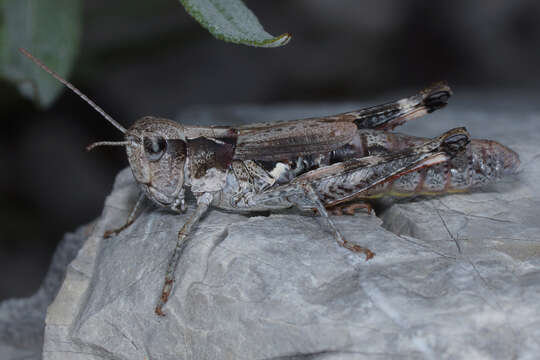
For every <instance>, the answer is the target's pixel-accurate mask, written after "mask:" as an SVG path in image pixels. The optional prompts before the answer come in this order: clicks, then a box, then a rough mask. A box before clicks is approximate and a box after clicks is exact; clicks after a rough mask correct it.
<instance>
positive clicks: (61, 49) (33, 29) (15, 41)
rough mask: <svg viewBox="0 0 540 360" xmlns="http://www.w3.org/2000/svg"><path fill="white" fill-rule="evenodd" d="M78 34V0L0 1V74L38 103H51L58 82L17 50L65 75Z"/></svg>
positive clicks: (74, 53)
mask: <svg viewBox="0 0 540 360" xmlns="http://www.w3.org/2000/svg"><path fill="white" fill-rule="evenodd" d="M80 34H81V1H80V0H0V76H1V77H2V78H4V79H7V80H8V81H11V82H12V83H14V84H15V85H16V86H17V88H18V89H19V91H20V92H21V94H22V95H23V96H25V97H27V98H30V99H32V100H33V101H34V102H35V103H36V104H38V105H39V106H42V107H47V106H49V105H51V103H52V102H53V101H54V99H55V98H56V97H57V96H58V95H59V93H60V91H61V90H62V85H61V84H60V83H58V82H57V81H56V80H54V79H53V78H52V77H51V76H50V75H49V74H47V73H45V72H44V71H43V70H41V69H40V68H39V67H37V66H36V65H35V64H34V63H32V62H31V61H30V60H29V59H27V58H26V57H24V56H23V55H22V54H21V53H20V52H19V51H18V49H19V48H25V49H26V50H28V51H29V52H30V53H32V54H33V55H34V56H36V57H37V58H39V59H40V60H42V61H43V62H44V63H45V64H46V65H47V66H48V67H50V68H51V69H52V70H54V71H55V72H57V73H58V74H60V75H61V76H62V77H64V78H66V77H67V76H68V74H69V73H70V71H71V68H72V66H73V61H74V59H75V55H76V53H77V49H78V46H79V39H80Z"/></svg>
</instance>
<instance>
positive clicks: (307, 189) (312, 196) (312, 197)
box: [301, 184, 375, 260]
mask: <svg viewBox="0 0 540 360" xmlns="http://www.w3.org/2000/svg"><path fill="white" fill-rule="evenodd" d="M301 186H302V189H303V190H304V193H305V195H306V197H307V198H308V199H309V201H310V202H311V203H312V204H313V205H314V206H315V207H316V208H317V211H318V212H319V214H320V215H321V217H322V218H323V219H324V220H325V221H326V223H327V224H328V227H329V228H330V229H332V232H333V233H334V238H335V239H336V241H337V243H338V244H339V245H340V246H343V247H344V248H346V249H349V250H351V251H354V252H359V253H364V254H365V255H366V260H369V259H371V258H372V257H374V256H375V253H374V252H372V251H371V250H369V249H368V248H366V247H363V246H360V245H357V244H353V243H351V242H349V241H347V240H346V239H345V238H344V237H343V235H342V234H341V232H339V230H338V229H337V227H336V225H335V224H334V222H333V221H332V219H330V217H329V216H328V212H326V208H325V207H324V204H323V203H322V202H321V200H320V199H319V196H318V195H317V193H316V192H315V190H314V189H313V187H312V186H311V185H309V184H302V185H301Z"/></svg>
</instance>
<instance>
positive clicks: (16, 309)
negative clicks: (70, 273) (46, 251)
mask: <svg viewBox="0 0 540 360" xmlns="http://www.w3.org/2000/svg"><path fill="white" fill-rule="evenodd" d="M91 229H92V224H90V225H85V226H81V227H80V228H79V229H78V230H77V231H76V232H75V233H72V234H66V235H65V236H64V239H63V240H62V241H61V242H60V244H59V245H58V248H57V250H56V252H55V255H54V256H53V259H52V262H51V266H50V268H49V271H48V272H47V275H46V276H45V279H44V281H43V284H42V285H41V287H40V288H39V290H38V291H37V292H36V293H35V294H34V295H33V296H31V297H29V298H23V299H10V300H6V301H3V302H2V303H0V355H1V356H0V358H1V359H3V360H23V359H24V360H33V359H36V360H37V359H41V352H42V347H43V330H44V328H45V312H46V311H47V306H49V304H50V303H51V302H52V301H53V299H54V297H55V296H56V294H57V292H58V289H59V288H60V286H61V284H62V281H63V280H64V276H65V272H66V267H67V265H68V264H69V263H70V262H71V261H73V259H74V258H75V256H76V255H77V252H78V251H79V248H80V247H81V245H82V244H83V242H84V241H85V240H86V238H87V237H88V235H89V233H90V232H91Z"/></svg>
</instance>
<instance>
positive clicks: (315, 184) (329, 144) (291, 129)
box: [21, 49, 519, 316]
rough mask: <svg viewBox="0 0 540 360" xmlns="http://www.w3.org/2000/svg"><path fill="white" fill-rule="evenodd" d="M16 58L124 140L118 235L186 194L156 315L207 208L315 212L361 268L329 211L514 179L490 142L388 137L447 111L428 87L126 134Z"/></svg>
mask: <svg viewBox="0 0 540 360" xmlns="http://www.w3.org/2000/svg"><path fill="white" fill-rule="evenodd" d="M21 52H22V53H23V54H24V55H26V56H27V57H29V58H30V59H31V60H32V61H34V62H35V63H36V64H37V65H39V66H40V67H41V68H42V69H44V70H45V71H46V72H48V73H49V74H51V75H52V76H53V77H55V78H56V79H57V80H59V81H60V82H62V83H63V84H64V85H66V86H67V87H68V88H70V89H71V90H72V91H73V92H75V93H76V94H77V95H79V96H80V97H81V98H82V99H83V100H85V101H86V102H87V103H88V104H89V105H90V106H92V107H93V108H94V109H95V110H96V111H97V112H99V113H100V114H101V115H102V116H103V117H104V118H105V119H106V120H107V121H109V122H110V123H111V124H112V125H113V126H115V127H116V128H117V129H118V130H119V131H121V132H122V133H123V134H124V140H122V141H101V142H96V143H94V144H92V145H90V146H89V147H88V148H87V149H88V150H91V149H93V148H95V147H98V146H124V147H125V149H126V152H127V157H128V161H129V165H130V167H131V170H132V173H133V176H134V178H135V180H136V181H137V183H138V184H139V186H140V188H141V194H140V196H139V198H138V200H137V202H136V204H135V206H134V207H133V209H132V211H131V212H130V214H129V216H128V217H127V220H126V222H125V224H124V225H122V226H121V227H120V228H118V229H114V230H109V231H107V232H105V234H104V236H105V237H109V236H112V235H115V234H117V233H119V232H120V231H122V230H123V229H125V228H126V227H128V226H129V225H130V224H132V223H133V222H134V221H135V219H136V214H137V211H138V209H139V207H140V205H141V203H142V201H143V200H144V199H145V198H148V199H150V200H152V201H153V202H154V203H156V204H157V205H158V206H162V207H166V208H169V209H171V210H172V211H174V212H184V211H186V203H185V196H186V190H189V191H191V193H192V194H193V195H194V197H195V198H196V201H197V207H196V210H195V212H194V213H193V214H191V216H190V217H189V218H188V220H187V221H186V222H185V224H184V225H183V226H182V228H181V230H180V231H179V233H178V239H177V242H176V247H175V249H174V251H173V253H172V256H171V258H170V261H169V263H168V265H167V270H166V274H165V280H164V284H163V288H162V291H161V294H160V296H159V298H158V302H157V306H156V308H155V313H156V314H157V315H162V316H163V315H164V312H163V306H164V305H165V304H166V302H167V300H168V298H169V295H170V294H171V291H172V288H173V283H174V273H175V270H176V268H177V265H178V262H179V259H180V256H181V254H182V252H183V250H184V248H185V246H186V244H187V239H188V238H189V234H190V232H191V230H192V228H193V227H194V226H195V225H196V224H197V222H198V221H199V220H200V218H201V217H202V216H203V214H205V213H206V212H207V211H208V210H209V209H210V208H211V207H213V208H218V209H222V210H228V211H234V212H250V211H266V210H279V209H286V208H291V207H296V208H298V209H300V210H315V211H317V212H318V214H319V215H320V216H321V218H322V219H323V220H324V222H325V224H326V226H327V228H328V229H330V230H331V232H332V234H333V236H334V238H335V240H336V242H337V243H338V244H339V245H340V246H342V247H344V248H346V249H349V250H351V251H353V252H357V253H363V254H364V255H365V257H366V260H369V259H371V258H372V257H373V256H374V255H375V253H373V252H372V251H371V250H369V249H368V248H366V247H363V246H361V245H358V244H354V243H351V242H349V241H348V240H347V239H345V238H344V237H343V235H342V234H341V232H340V231H339V230H338V229H337V228H336V226H335V224H334V222H333V221H332V219H331V218H330V217H329V215H328V212H327V209H328V208H332V207H339V206H340V205H341V204H343V203H346V202H351V201H353V200H358V199H360V200H362V199H363V200H369V199H371V198H373V197H378V196H382V195H387V194H390V195H406V196H409V195H417V194H444V193H448V192H452V191H464V190H467V189H469V188H472V187H474V186H478V185H482V184H484V183H486V182H489V181H493V180H496V179H498V178H500V177H502V176H504V175H505V174H508V173H513V172H514V171H515V170H516V168H517V166H518V165H519V158H518V156H517V154H516V153H514V152H513V151H512V150H510V149H508V148H506V147H504V146H503V145H501V144H498V143H496V142H494V141H489V140H472V141H471V139H470V135H469V133H468V132H467V130H466V129H465V128H463V127H461V128H455V129H452V130H449V131H447V132H445V133H443V134H442V135H440V136H438V137H436V138H434V139H426V138H419V137H412V136H407V135H402V134H396V133H390V132H388V130H391V129H393V128H395V127H396V126H399V125H401V124H403V123H404V122H406V121H408V120H411V119H414V118H418V117H420V116H423V115H425V114H428V113H431V112H433V111H435V110H438V109H440V108H442V107H444V106H446V104H447V102H448V98H449V97H450V96H451V95H452V91H451V90H450V88H449V87H448V85H447V84H446V83H437V84H434V85H432V86H430V87H428V88H426V89H425V90H422V91H421V92H419V93H418V94H416V95H414V96H410V97H408V98H404V99H401V100H398V101H394V102H389V103H386V104H383V105H378V106H373V107H369V108H365V109H362V110H359V111H352V112H346V113H342V114H338V115H334V116H325V117H316V118H308V119H301V120H292V121H282V122H274V123H259V124H251V125H246V126H238V127H233V126H183V125H181V124H179V123H176V122H174V121H172V120H169V119H164V118H158V117H152V116H146V117H143V118H140V119H138V120H137V121H136V122H135V123H134V124H133V125H132V126H131V127H130V128H128V129H126V128H124V127H123V126H122V125H120V124H119V123H118V122H116V121H115V120H114V119H113V118H112V117H111V116H109V115H108V114H107V113H106V112H105V111H103V110H102V109H101V108H100V107H99V106H97V105H96V104H95V103H94V102H93V101H92V100H90V99H89V98H88V97H86V96H85V95H84V94H83V93H82V92H80V91H79V90H78V89H77V88H76V87H74V86H73V85H72V84H71V83H69V82H68V81H66V80H64V79H63V78H61V77H60V76H59V75H57V74H56V73H55V72H53V71H52V70H50V69H49V68H47V67H46V66H45V65H44V64H42V63H41V62H40V61H39V60H38V59H36V58H35V57H33V56H32V55H31V54H29V53H28V52H27V51H25V50H24V49H21Z"/></svg>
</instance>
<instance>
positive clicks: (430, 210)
mask: <svg viewBox="0 0 540 360" xmlns="http://www.w3.org/2000/svg"><path fill="white" fill-rule="evenodd" d="M466 98H467V99H469V100H468V101H469V102H462V103H461V104H458V106H455V105H452V108H454V109H451V108H449V109H447V110H445V111H443V112H441V113H440V114H439V113H437V114H434V115H436V116H433V117H434V119H431V120H428V119H427V118H426V119H425V120H416V121H415V122H413V123H411V124H409V125H406V127H405V128H404V129H403V132H406V133H411V134H419V135H424V136H435V135H438V134H439V133H441V132H443V131H444V130H446V129H448V128H451V127H454V126H458V125H467V127H468V128H469V130H470V131H471V133H472V135H473V136H474V137H483V138H493V139H495V140H499V141H501V142H503V143H504V144H505V145H508V146H510V147H512V148H514V149H515V150H517V151H518V152H519V153H520V155H521V157H522V170H521V172H520V173H519V174H518V175H516V176H515V177H511V178H508V179H506V180H505V181H504V182H502V183H500V184H497V185H494V186H490V187H489V188H485V189H483V190H481V191H476V192H473V193H471V194H461V195H449V196H444V197H438V198H434V199H433V198H432V199H415V200H414V201H412V202H410V201H409V202H400V203H397V204H393V205H391V206H389V207H388V208H387V209H386V210H385V211H384V212H381V213H379V214H378V215H380V217H375V216H368V215H366V214H363V213H360V214H357V215H355V216H353V217H348V216H343V217H335V221H336V223H337V225H338V226H339V228H340V229H341V230H342V231H343V232H344V234H345V236H347V237H348V239H349V240H351V241H355V242H358V243H360V244H363V245H366V246H368V247H369V248H371V249H372V250H373V251H375V252H376V253H377V255H376V257H375V258H374V259H373V260H371V261H369V262H365V261H364V260H363V258H362V257H360V256H357V255H355V254H352V253H350V252H348V251H347V250H345V249H342V248H340V247H338V246H337V245H336V244H335V242H334V240H333V239H332V237H331V235H330V234H329V233H328V232H326V231H322V230H321V226H320V225H321V223H320V221H319V219H317V218H316V217H313V216H311V215H310V214H300V213H298V212H295V211H290V212H285V213H279V214H272V215H270V216H258V215H260V214H255V215H257V216H251V217H247V216H243V215H238V214H231V213H225V212H221V211H218V210H214V211H211V212H210V213H209V214H208V215H207V216H206V217H205V218H204V219H203V221H202V222H201V223H200V225H199V226H198V227H197V228H196V231H195V232H194V234H193V236H192V240H191V241H190V243H189V245H188V246H187V248H186V251H185V252H184V255H183V256H182V258H181V261H180V265H179V267H178V270H177V274H176V276H177V284H176V286H175V288H174V290H173V293H172V296H171V299H170V300H169V302H168V304H167V306H166V307H165V312H166V314H167V316H166V317H164V318H161V317H157V316H156V315H154V313H153V308H154V306H155V304H156V301H157V297H158V295H159V292H160V289H161V286H162V281H163V276H164V271H165V267H166V263H167V261H168V258H169V256H170V254H171V251H172V249H173V247H174V243H175V240H176V234H177V231H178V230H179V229H180V227H181V226H182V224H183V222H184V219H185V217H186V215H175V214H171V213H169V212H167V211H164V210H159V209H156V208H152V207H148V208H147V209H146V210H145V211H144V212H143V213H142V214H141V216H140V217H139V218H138V219H137V221H136V222H135V223H134V224H133V225H132V226H131V227H130V228H128V229H126V230H125V231H124V232H122V233H121V234H120V235H118V236H116V237H113V238H110V239H102V238H101V234H102V233H103V231H104V230H106V229H110V228H113V227H116V226H118V225H120V224H122V223H123V221H124V219H125V217H126V215H127V212H128V210H129V208H130V206H131V204H132V203H133V202H134V199H135V196H136V186H135V184H134V182H133V179H132V177H131V174H130V172H129V170H127V169H126V170H123V171H122V172H121V173H120V174H119V176H118V178H117V181H116V184H115V188H114V190H113V192H112V194H111V195H110V196H109V197H108V198H107V200H106V203H105V208H104V212H103V215H102V216H101V218H100V219H98V220H97V221H96V223H95V226H94V227H93V231H92V233H91V234H90V236H89V237H88V239H87V240H86V242H85V243H84V245H83V247H82V248H81V250H80V251H79V253H78V256H77V258H76V259H75V260H74V261H73V262H72V263H71V264H70V265H69V267H68V269H67V274H66V280H65V281H64V283H63V285H62V287H61V289H60V291H59V293H58V296H57V297H56V299H55V301H54V302H53V303H52V304H51V306H50V307H49V310H48V313H47V318H46V330H45V342H44V348H43V358H44V359H65V358H70V359H81V360H82V359H223V358H231V359H299V358H303V359H304V358H310V359H361V358H381V359H383V358H384V359H387V358H390V359H392V358H403V357H407V358H501V359H506V358H520V359H533V358H535V357H536V356H537V354H538V353H539V351H540V340H539V339H540V337H539V335H540V316H539V315H538V305H537V297H538V294H539V292H540V261H539V260H540V258H539V251H538V249H539V244H540V234H539V232H538V227H539V225H538V224H539V222H538V221H537V219H539V218H540V217H539V216H540V206H539V202H540V196H539V195H538V194H539V191H540V186H539V185H538V181H537V179H538V178H539V177H538V176H539V175H540V163H539V162H540V147H539V146H538V145H537V139H535V134H538V133H540V132H539V130H540V129H539V127H540V121H538V120H539V118H540V116H539V115H538V114H539V113H538V112H537V109H534V108H531V106H529V107H527V104H525V105H523V106H522V107H521V108H520V109H517V108H516V109H508V108H505V107H504V106H503V103H502V101H492V102H490V100H489V99H485V100H484V102H481V103H482V104H484V108H483V109H482V111H480V110H478V109H475V108H474V107H473V105H471V104H475V103H477V102H478V101H479V98H478V97H477V98H475V97H474V94H472V95H471V96H470V97H466ZM480 100H481V99H480ZM488 105H490V106H492V108H493V109H494V110H493V111H488V110H486V109H487V108H488ZM354 107H355V106H353V107H351V106H350V105H341V106H320V107H318V108H315V109H314V108H312V107H302V106H287V107H284V108H273V109H271V108H256V107H252V108H246V107H243V108H239V109H234V108H228V109H217V110H212V109H210V110H202V111H201V110H200V109H199V110H198V111H188V112H185V113H184V114H182V115H181V116H180V119H181V120H182V121H183V122H186V121H185V119H189V120H191V121H194V122H198V123H204V122H205V121H209V119H212V118H214V119H215V118H223V117H228V118H232V119H233V120H235V121H238V120H241V119H247V120H246V121H249V120H256V121H265V120H271V119H287V118H294V117H302V116H308V115H317V114H319V113H320V114H321V115H322V114H325V113H332V112H336V111H341V110H346V109H351V108H354ZM310 110H311V112H310ZM231 114H232V116H231ZM516 119H519V124H517V120H516ZM190 211H193V207H190V209H189V211H188V214H189V212H190Z"/></svg>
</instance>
